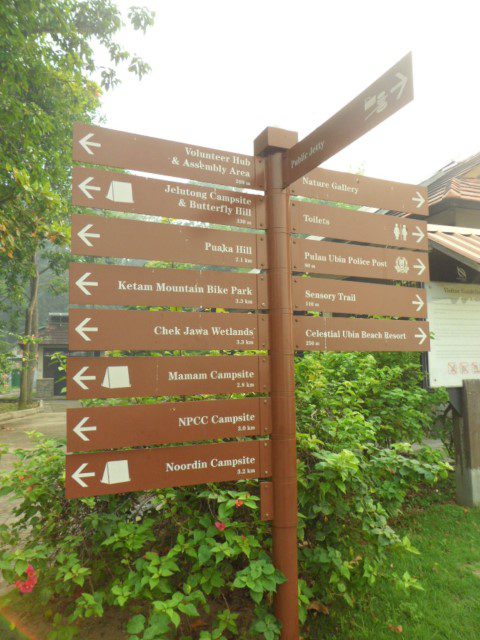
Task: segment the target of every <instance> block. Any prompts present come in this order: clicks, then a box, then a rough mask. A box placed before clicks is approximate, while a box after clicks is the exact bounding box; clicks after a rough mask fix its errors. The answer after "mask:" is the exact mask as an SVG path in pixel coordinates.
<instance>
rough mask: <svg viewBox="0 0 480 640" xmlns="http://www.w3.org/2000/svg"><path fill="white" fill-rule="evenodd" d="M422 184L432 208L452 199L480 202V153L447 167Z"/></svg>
mask: <svg viewBox="0 0 480 640" xmlns="http://www.w3.org/2000/svg"><path fill="white" fill-rule="evenodd" d="M422 184H423V185H424V186H426V187H427V188H428V203H429V205H430V206H432V205H434V204H437V203H438V202H441V201H442V200H452V199H453V200H469V201H474V202H480V153H477V154H475V155H474V156H472V157H470V158H468V159H467V160H464V161H462V162H456V163H452V164H450V165H447V166H446V167H444V168H443V169H441V170H440V171H438V172H437V173H436V174H435V175H434V176H432V177H431V178H429V179H428V180H425V182H423V183H422Z"/></svg>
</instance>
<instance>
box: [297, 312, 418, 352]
mask: <svg viewBox="0 0 480 640" xmlns="http://www.w3.org/2000/svg"><path fill="white" fill-rule="evenodd" d="M293 330H294V339H295V349H296V350H298V351H428V350H429V349H430V338H429V331H428V322H413V321H409V320H363V319H357V318H325V317H317V318H313V317H308V316H299V317H295V321H294V329H293Z"/></svg>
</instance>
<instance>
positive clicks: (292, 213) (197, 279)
mask: <svg viewBox="0 0 480 640" xmlns="http://www.w3.org/2000/svg"><path fill="white" fill-rule="evenodd" d="M412 98H413V79H412V67H411V56H410V55H408V56H406V57H405V58H404V59H402V60H401V61H400V62H398V63H397V64H396V65H395V66H394V67H392V68H391V69H390V70H389V71H387V72H386V73H385V74H384V75H383V76H382V77H380V78H379V79H378V80H376V81H375V82H374V83H373V84H372V85H371V86H370V87H368V88H367V89H366V90H365V91H364V92H362V93H361V94H360V95H359V96H357V98H355V99H354V100H353V101H352V102H351V103H349V104H348V105H347V106H346V107H344V108H343V109H342V110H341V111H339V112H338V113H337V114H336V115H334V116H333V117H332V118H330V119H329V120H328V121H327V122H325V123H324V124H323V125H321V126H320V127H318V128H317V129H316V130H315V131H313V132H312V133H311V134H310V135H308V136H307V137H306V138H304V139H303V140H301V141H300V142H297V137H296V134H292V132H287V131H283V130H279V129H272V128H267V129H266V130H265V131H264V132H263V133H262V134H261V135H260V136H259V137H258V138H257V140H256V141H255V152H256V155H255V156H249V155H243V154H237V153H231V152H227V151H221V150H216V149H209V148H206V147H200V146H197V145H195V144H185V143H179V142H172V141H169V140H160V139H155V138H151V137H148V136H142V135H135V134H132V133H125V132H120V131H113V130H111V129H105V128H102V127H97V126H92V125H86V124H77V125H75V127H74V141H73V158H74V160H75V161H76V162H78V163H84V164H87V165H88V166H76V167H74V169H73V182H72V200H73V204H74V205H76V206H79V207H84V208H87V209H90V210H91V211H90V212H87V213H86V214H83V215H74V216H73V218H72V253H73V254H74V255H76V256H79V259H78V260H77V262H76V263H73V264H71V266H70V303H71V304H72V305H74V306H75V308H72V309H71V311H70V320H69V325H70V329H69V331H70V338H69V345H70V349H71V350H72V351H74V352H75V351H77V352H80V353H81V354H82V356H81V357H80V356H75V355H73V356H72V357H70V358H69V359H68V363H67V397H68V398H70V399H76V400H88V399H93V398H97V399H102V398H105V399H106V398H157V402H156V403H155V404H138V403H135V404H133V403H132V404H127V405H118V406H97V407H83V408H78V409H70V410H68V415H67V462H66V495H67V497H68V498H84V497H88V496H96V495H105V494H112V493H122V492H130V491H148V490H152V489H160V488H167V487H177V486H189V485H196V484H202V483H206V482H209V483H210V482H234V481H238V480H247V479H248V480H252V479H266V478H268V477H270V476H271V477H272V482H263V483H261V484H260V496H261V510H260V514H261V517H262V519H265V520H272V534H273V540H274V544H273V560H274V563H275V565H276V567H277V568H278V569H279V570H280V571H281V572H282V573H283V574H284V575H285V577H286V582H285V583H284V584H282V585H281V586H280V588H279V590H278V592H277V594H276V599H275V612H276V615H277V617H278V618H279V620H280V622H281V626H282V632H281V640H298V638H299V628H298V608H297V589H298V573H297V501H296V495H297V485H296V446H295V438H296V427H295V398H294V392H295V381H294V376H293V371H294V366H293V355H292V354H293V353H294V352H295V351H296V352H297V353H298V354H299V355H300V356H301V353H302V352H303V351H328V350H333V351H418V352H421V351H428V349H429V344H430V337H429V329H428V324H427V323H426V322H425V320H424V319H425V318H426V315H427V310H426V297H425V293H424V290H423V289H422V288H419V285H418V283H425V282H428V279H429V271H428V257H427V254H426V251H427V250H428V241H427V232H426V224H425V223H424V222H423V221H421V220H418V219H417V218H412V217H411V216H420V217H422V216H426V215H428V203H427V193H426V189H425V188H424V187H419V186H416V185H408V184H401V183H398V182H388V181H385V180H378V179H375V178H367V177H364V176H357V175H352V174H346V173H340V172H336V171H328V170H325V169H323V168H317V167H318V165H319V164H320V163H322V162H324V161H325V160H326V159H328V158H330V157H331V156H332V155H334V154H335V153H337V152H338V151H339V150H340V149H342V148H344V147H345V146H346V145H348V144H350V143H351V142H353V141H354V140H356V139H357V138H358V137H360V136H361V135H363V134H364V133H366V132H368V131H369V130H370V129H372V128H373V127H374V126H376V125H377V124H379V123H380V122H382V121H383V120H385V119H386V118H387V117H389V116H390V115H392V114H393V113H394V112H396V111H397V110H398V109H400V108H401V107H403V106H404V105H405V104H407V103H408V102H409V101H410V100H411V99H412ZM92 165H96V166H97V168H95V167H92ZM99 166H101V167H107V169H106V170H105V169H99V168H98V167H99ZM112 169H117V171H115V170H112ZM118 169H121V170H126V171H128V173H125V172H119V171H118ZM132 172H145V173H149V174H153V175H155V176H156V177H155V178H152V177H148V178H147V177H145V176H142V175H137V174H135V173H132ZM199 183H201V184H199ZM282 190H283V191H282ZM280 192H281V193H282V198H279V197H277V195H278V194H279V193H280ZM307 199H308V201H307ZM312 200H313V202H312ZM365 207H369V208H375V209H381V210H383V211H381V212H378V211H377V212H376V213H374V212H372V211H371V210H370V211H369V212H366V211H364V210H362V208H365ZM99 210H106V211H109V212H110V213H109V214H106V215H99V213H100V211H99ZM92 211H93V212H94V213H95V215H92V214H91V212H92ZM392 212H395V213H394V214H392ZM140 216H150V217H149V218H148V219H147V220H145V219H144V218H140ZM155 218H157V220H155ZM212 225H219V226H222V227H224V228H220V229H219V228H215V227H212ZM225 227H227V228H225ZM98 258H107V259H108V260H109V263H110V264H102V263H100V262H99V260H98ZM112 259H121V260H122V264H111V262H112ZM126 260H135V261H136V262H135V264H134V265H132V264H129V263H127V264H125V263H124V261H126ZM139 261H140V263H139ZM146 261H156V262H157V263H159V264H158V265H148V264H145V262H146ZM372 280H373V282H372ZM287 294H288V295H287ZM97 306H98V307H102V308H92V307H97ZM104 307H110V308H108V309H105V308H104ZM118 307H123V308H121V309H119V308H118ZM125 307H127V308H125ZM128 307H130V309H128ZM131 307H141V309H131ZM309 314H310V315H309ZM311 314H313V315H311ZM325 314H327V315H325ZM358 316H361V317H358ZM371 316H384V318H383V319H381V318H378V317H375V318H372V317H371ZM112 350H123V351H126V352H127V354H125V355H123V356H121V357H112V356H110V355H109V354H108V352H109V351H112ZM185 351H187V352H188V353H185ZM212 351H215V352H216V353H215V354H213V353H210V352H212ZM245 351H253V352H256V353H255V354H254V355H242V352H245ZM85 352H87V353H88V352H92V353H91V355H90V356H87V357H85V356H84V354H85ZM135 352H143V353H141V354H138V355H129V354H135ZM145 352H146V353H145ZM151 352H154V353H151ZM191 352H193V353H191ZM218 352H220V355H219V354H218ZM222 352H223V353H222ZM267 352H268V353H267ZM99 354H100V357H99ZM232 394H237V395H241V396H243V397H240V398H238V397H236V399H231V398H228V396H229V395H232ZM245 394H248V397H246V396H245ZM252 394H256V395H252ZM212 395H214V396H224V397H222V398H214V399H211V398H206V397H205V396H212ZM225 396H227V397H225ZM178 397H181V398H182V400H181V401H172V400H171V399H172V398H178ZM189 397H190V398H189ZM195 397H196V398H195ZM270 435H272V436H273V437H272V440H270V438H269V436H270ZM219 440H223V441H224V442H218V441H219ZM212 441H217V442H212ZM192 443H194V444H192ZM199 443H203V444H199Z"/></svg>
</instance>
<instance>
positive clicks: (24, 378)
mask: <svg viewBox="0 0 480 640" xmlns="http://www.w3.org/2000/svg"><path fill="white" fill-rule="evenodd" d="M38 284H39V273H38V265H37V260H36V257H35V258H34V273H33V275H32V277H31V278H30V295H29V299H28V307H27V309H26V311H25V332H24V333H25V336H28V337H32V336H35V338H38ZM37 359H38V346H37V344H36V343H33V342H30V341H28V342H26V343H25V344H24V345H23V352H22V370H21V374H20V396H19V398H18V408H19V409H25V408H26V407H27V406H28V405H29V404H31V402H32V394H33V379H34V377H35V368H36V366H37Z"/></svg>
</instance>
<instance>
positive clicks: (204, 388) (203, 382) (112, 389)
mask: <svg viewBox="0 0 480 640" xmlns="http://www.w3.org/2000/svg"><path fill="white" fill-rule="evenodd" d="M269 390H270V372H269V366H268V358H266V357H259V356H235V357H232V356H192V357H188V358H187V357H182V356H168V357H163V358H155V357H124V358H108V357H106V358H93V357H92V358H83V357H82V358H78V357H73V358H67V398H68V399H69V400H85V399H87V398H146V397H149V396H152V397H159V396H183V395H200V394H202V395H203V394H215V395H216V394H224V395H226V394H231V393H268V392H269Z"/></svg>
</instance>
